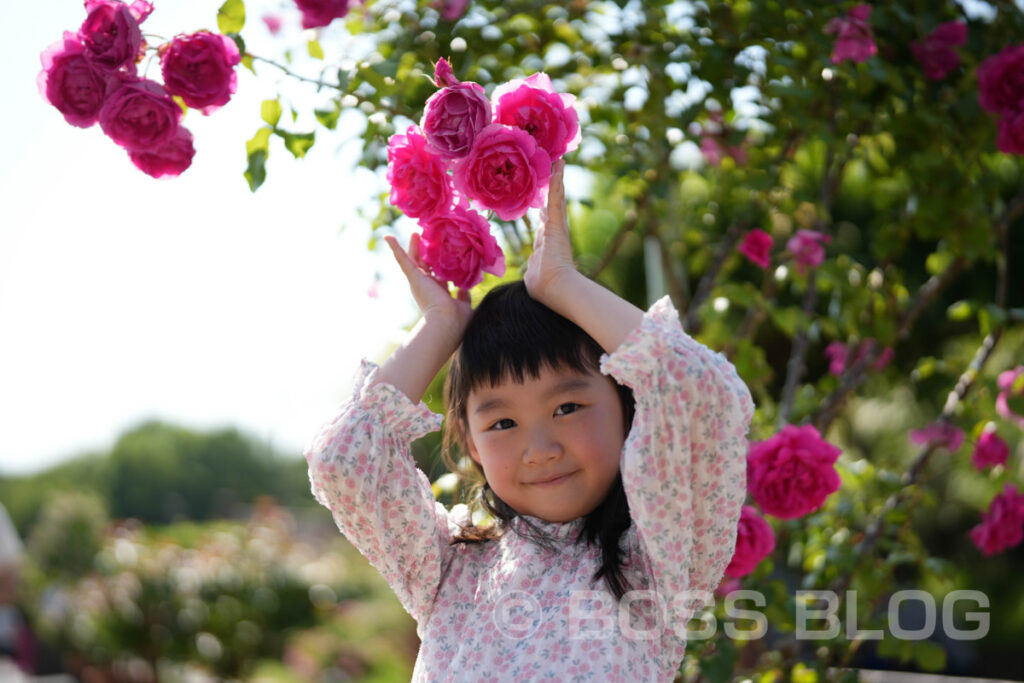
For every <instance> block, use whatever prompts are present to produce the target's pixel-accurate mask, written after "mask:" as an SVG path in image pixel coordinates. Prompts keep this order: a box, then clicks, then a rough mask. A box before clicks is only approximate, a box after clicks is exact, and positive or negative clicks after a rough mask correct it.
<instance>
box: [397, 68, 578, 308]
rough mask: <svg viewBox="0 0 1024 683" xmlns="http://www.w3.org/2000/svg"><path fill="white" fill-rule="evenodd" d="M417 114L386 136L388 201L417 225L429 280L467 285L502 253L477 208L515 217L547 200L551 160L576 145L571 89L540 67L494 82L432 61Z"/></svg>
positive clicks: (498, 270)
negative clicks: (430, 86)
mask: <svg viewBox="0 0 1024 683" xmlns="http://www.w3.org/2000/svg"><path fill="white" fill-rule="evenodd" d="M434 83H435V85H436V86H437V87H438V88H439V90H438V91H437V92H436V93H434V94H433V95H432V96H431V97H430V99H428V100H427V103H426V107H425V109H424V112H423V117H422V120H421V121H420V124H419V125H418V126H416V125H414V126H411V127H410V128H409V129H408V130H406V131H405V132H404V133H401V134H396V135H393V136H392V137H391V139H390V141H389V143H388V173H387V179H388V182H389V183H390V185H391V203H392V204H393V205H394V206H396V207H397V208H398V209H400V210H401V211H402V212H404V213H405V214H406V215H407V216H409V217H411V218H416V219H418V221H419V224H420V227H421V228H422V231H423V232H422V235H421V239H420V242H421V245H422V251H421V253H422V257H423V261H424V263H426V264H427V265H428V266H429V267H430V269H431V270H432V271H433V273H434V275H435V277H437V278H438V279H439V280H442V281H448V282H451V283H453V284H454V285H455V286H456V287H460V288H463V289H469V288H471V287H473V286H475V285H477V284H479V283H480V281H481V280H482V279H483V273H484V272H488V273H491V274H493V275H499V276H500V275H503V274H504V272H505V255H504V254H503V253H502V251H501V248H500V247H499V246H498V243H497V241H496V240H495V239H494V237H493V236H492V235H491V231H490V223H489V222H488V220H487V218H485V217H484V216H483V215H482V214H481V213H480V212H479V211H478V210H477V209H481V210H484V211H490V212H493V213H494V215H496V216H497V217H498V218H499V219H501V220H506V221H514V220H517V219H519V218H521V217H523V216H524V215H525V214H526V212H527V211H528V210H529V209H530V208H531V207H533V208H539V207H542V206H543V205H544V202H545V200H546V197H547V188H548V182H549V180H550V178H551V167H552V164H553V163H554V162H555V161H557V160H558V159H560V158H561V157H562V156H563V155H564V154H566V153H567V152H571V151H572V150H574V149H576V148H577V147H578V146H579V142H580V126H579V117H578V116H577V114H576V111H575V109H573V102H574V101H575V98H574V97H573V96H572V95H567V94H560V93H557V92H555V89H554V87H553V86H552V84H551V79H550V78H549V77H548V76H547V75H546V74H543V73H537V74H534V75H532V76H530V77H529V78H526V79H517V80H513V81H510V82H508V83H505V84H503V85H500V86H498V87H497V88H495V90H494V93H493V94H492V96H491V97H490V99H488V97H487V96H486V95H485V94H484V89H483V87H482V86H480V85H479V84H478V83H472V82H460V81H459V80H458V79H457V78H456V77H455V74H454V73H453V72H452V68H451V65H450V64H449V63H448V62H447V61H446V60H445V59H441V60H440V61H438V63H437V65H436V68H435V72H434Z"/></svg>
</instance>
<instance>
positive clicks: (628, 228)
mask: <svg viewBox="0 0 1024 683" xmlns="http://www.w3.org/2000/svg"><path fill="white" fill-rule="evenodd" d="M638 208H639V207H638ZM639 219H640V212H639V211H638V210H636V209H634V210H632V211H628V212H627V213H626V220H624V221H622V223H621V224H620V225H619V230H618V232H616V233H615V236H614V237H613V238H612V241H611V244H609V245H608V249H607V250H606V251H605V252H604V256H602V257H601V260H600V261H599V262H598V264H597V265H596V266H594V267H593V268H591V270H590V272H589V273H587V277H588V278H590V279H591V280H596V279H597V276H598V275H600V274H601V271H603V270H604V269H605V268H607V267H608V264H609V263H611V262H612V259H614V258H615V254H616V253H618V251H619V247H621V246H622V243H623V242H624V241H625V239H626V235H627V234H629V233H630V232H632V231H633V229H634V228H635V227H636V224H637V221H638V220H639Z"/></svg>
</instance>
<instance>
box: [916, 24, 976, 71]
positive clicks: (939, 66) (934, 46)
mask: <svg viewBox="0 0 1024 683" xmlns="http://www.w3.org/2000/svg"><path fill="white" fill-rule="evenodd" d="M965 43H967V24H965V23H964V22H962V21H948V22H946V23H945V24H941V25H939V26H938V27H937V28H936V29H935V30H934V31H932V32H931V33H929V34H928V37H927V38H925V39H924V42H917V41H915V42H914V43H912V44H911V45H910V49H911V51H912V52H913V53H914V58H915V59H916V60H917V62H918V63H919V64H920V65H921V69H922V70H923V71H924V75H925V77H927V78H930V79H931V80H933V81H938V80H941V79H943V78H945V77H946V75H947V74H949V72H950V71H953V70H954V69H956V68H957V67H958V66H960V55H958V54H957V53H956V50H954V49H953V48H955V47H957V46H959V45H964V44H965Z"/></svg>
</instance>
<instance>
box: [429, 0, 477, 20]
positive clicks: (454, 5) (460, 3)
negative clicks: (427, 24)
mask: <svg viewBox="0 0 1024 683" xmlns="http://www.w3.org/2000/svg"><path fill="white" fill-rule="evenodd" d="M468 6H469V0H434V2H433V3H432V7H433V8H434V9H436V10H438V11H439V12H440V13H441V18H442V19H444V20H445V21H455V20H456V19H458V18H459V17H461V16H462V15H463V14H465V13H466V8H467V7H468Z"/></svg>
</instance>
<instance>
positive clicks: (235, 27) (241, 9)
mask: <svg viewBox="0 0 1024 683" xmlns="http://www.w3.org/2000/svg"><path fill="white" fill-rule="evenodd" d="M243 26H245V3H244V2H243V1H242V0H226V2H225V3H224V4H223V5H221V6H220V9H219V10H217V28H218V29H219V30H220V32H221V33H224V34H228V33H239V32H241V30H242V27H243Z"/></svg>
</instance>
